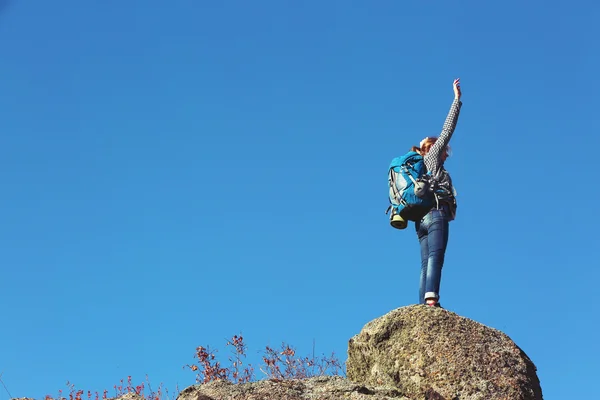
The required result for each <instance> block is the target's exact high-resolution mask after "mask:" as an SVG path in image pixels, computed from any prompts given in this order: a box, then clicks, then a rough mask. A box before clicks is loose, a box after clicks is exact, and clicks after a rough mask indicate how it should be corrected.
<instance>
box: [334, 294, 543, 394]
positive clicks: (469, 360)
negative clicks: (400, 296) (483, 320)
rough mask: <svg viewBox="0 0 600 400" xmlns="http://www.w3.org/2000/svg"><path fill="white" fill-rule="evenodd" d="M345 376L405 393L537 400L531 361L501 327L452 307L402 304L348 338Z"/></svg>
mask: <svg viewBox="0 0 600 400" xmlns="http://www.w3.org/2000/svg"><path fill="white" fill-rule="evenodd" d="M346 365H347V377H348V379H350V380H351V381H354V382H356V383H360V384H366V385H374V386H377V385H386V386H392V387H395V388H397V389H398V391H399V392H400V393H402V394H403V395H404V396H407V397H409V398H410V399H427V398H430V399H446V400H454V399H461V400H463V399H469V400H475V399H481V400H483V399H485V400H493V399H507V400H508V399H510V400H541V399H542V390H541V387H540V382H539V380H538V377H537V374H536V367H535V365H534V364H533V362H532V361H531V360H530V359H529V357H527V355H526V354H525V353H524V352H523V351H522V350H521V349H520V348H519V347H518V346H517V345H516V344H515V343H514V342H513V341H512V340H511V339H510V338H509V337H508V336H507V335H505V334H504V333H502V332H500V331H498V330H496V329H492V328H489V327H487V326H484V325H482V324H480V323H478V322H475V321H473V320H470V319H468V318H464V317H461V316H459V315H457V314H455V313H453V312H450V311H447V310H444V309H440V308H431V307H427V306H424V305H415V306H409V307H403V308H399V309H396V310H393V311H391V312H390V313H388V314H386V315H384V316H382V317H380V318H377V319H375V320H373V321H371V322H369V323H367V324H366V325H365V326H364V328H363V329H362V331H361V332H360V333H359V334H358V335H356V336H354V337H353V338H351V339H350V341H349V345H348V361H347V364H346Z"/></svg>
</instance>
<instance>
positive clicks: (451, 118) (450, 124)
mask: <svg viewBox="0 0 600 400" xmlns="http://www.w3.org/2000/svg"><path fill="white" fill-rule="evenodd" d="M453 88H454V101H453V102H452V105H451V106H450V111H449V112H448V116H446V121H445V122H444V126H443V128H442V133H441V134H440V136H439V137H438V138H437V140H436V141H435V143H434V144H433V146H431V149H430V150H429V153H428V154H427V155H428V156H429V157H431V159H432V160H436V161H437V164H438V165H441V163H442V154H443V152H444V151H445V150H446V146H447V145H448V143H449V142H450V138H451V137H452V134H453V133H454V129H455V128H456V123H457V122H458V116H459V115H460V109H461V107H462V102H461V100H460V98H461V95H462V94H461V91H460V79H455V80H454V83H453Z"/></svg>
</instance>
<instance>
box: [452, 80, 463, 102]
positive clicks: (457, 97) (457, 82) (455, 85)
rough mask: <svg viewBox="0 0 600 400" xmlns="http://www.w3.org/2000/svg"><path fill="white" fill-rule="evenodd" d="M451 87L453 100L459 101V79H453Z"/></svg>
mask: <svg viewBox="0 0 600 400" xmlns="http://www.w3.org/2000/svg"><path fill="white" fill-rule="evenodd" d="M452 86H453V87H454V98H455V99H457V100H459V99H460V96H461V95H462V94H461V92H460V78H457V79H455V80H454V83H453V85H452Z"/></svg>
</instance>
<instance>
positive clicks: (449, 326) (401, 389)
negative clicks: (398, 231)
mask: <svg viewBox="0 0 600 400" xmlns="http://www.w3.org/2000/svg"><path fill="white" fill-rule="evenodd" d="M346 370H347V371H346V375H347V378H342V377H339V376H335V377H334V376H323V377H313V378H308V379H294V380H279V381H276V380H262V381H257V382H250V383H244V384H233V383H230V382H226V381H216V382H210V383H206V384H201V385H193V386H190V387H188V388H186V389H184V390H183V391H182V392H181V393H179V395H178V397H177V400H344V399H345V400H495V399H498V400H500V399H502V400H542V389H541V387H540V382H539V380H538V377H537V375H536V367H535V365H534V364H533V362H532V361H531V360H530V359H529V357H527V355H526V354H525V353H524V352H523V351H522V350H521V349H520V348H519V347H518V346H517V345H516V344H515V343H514V342H513V341H512V340H511V339H510V338H509V337H508V336H507V335H505V334H504V333H502V332H500V331H498V330H496V329H493V328H489V327H487V326H484V325H482V324H480V323H478V322H475V321H473V320H470V319H468V318H465V317H461V316H459V315H457V314H455V313H453V312H450V311H447V310H444V309H441V308H432V307H427V306H424V305H413V306H407V307H402V308H398V309H396V310H393V311H391V312H389V313H388V314H386V315H384V316H382V317H379V318H377V319H375V320H373V321H371V322H369V323H367V324H366V325H365V326H364V327H363V329H362V330H361V331H360V333H358V334H357V335H356V336H354V337H352V338H351V339H350V341H349V344H348V360H347V362H346ZM118 400H142V398H141V397H140V396H137V395H135V394H131V393H130V394H127V395H125V396H123V397H120V398H119V399H118Z"/></svg>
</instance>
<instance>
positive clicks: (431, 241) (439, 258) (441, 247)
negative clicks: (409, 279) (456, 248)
mask: <svg viewBox="0 0 600 400" xmlns="http://www.w3.org/2000/svg"><path fill="white" fill-rule="evenodd" d="M448 215H449V211H448V210H447V209H444V208H442V209H439V210H438V209H433V210H431V211H429V213H427V215H425V217H423V219H422V220H421V221H417V222H416V223H415V230H416V231H417V236H418V238H419V243H420V244H421V278H420V284H419V303H420V304H425V299H436V300H439V298H440V281H441V279H442V267H443V266H444V256H445V254H446V245H447V244H448V228H449V225H450V224H449V222H450V221H449V218H448Z"/></svg>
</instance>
